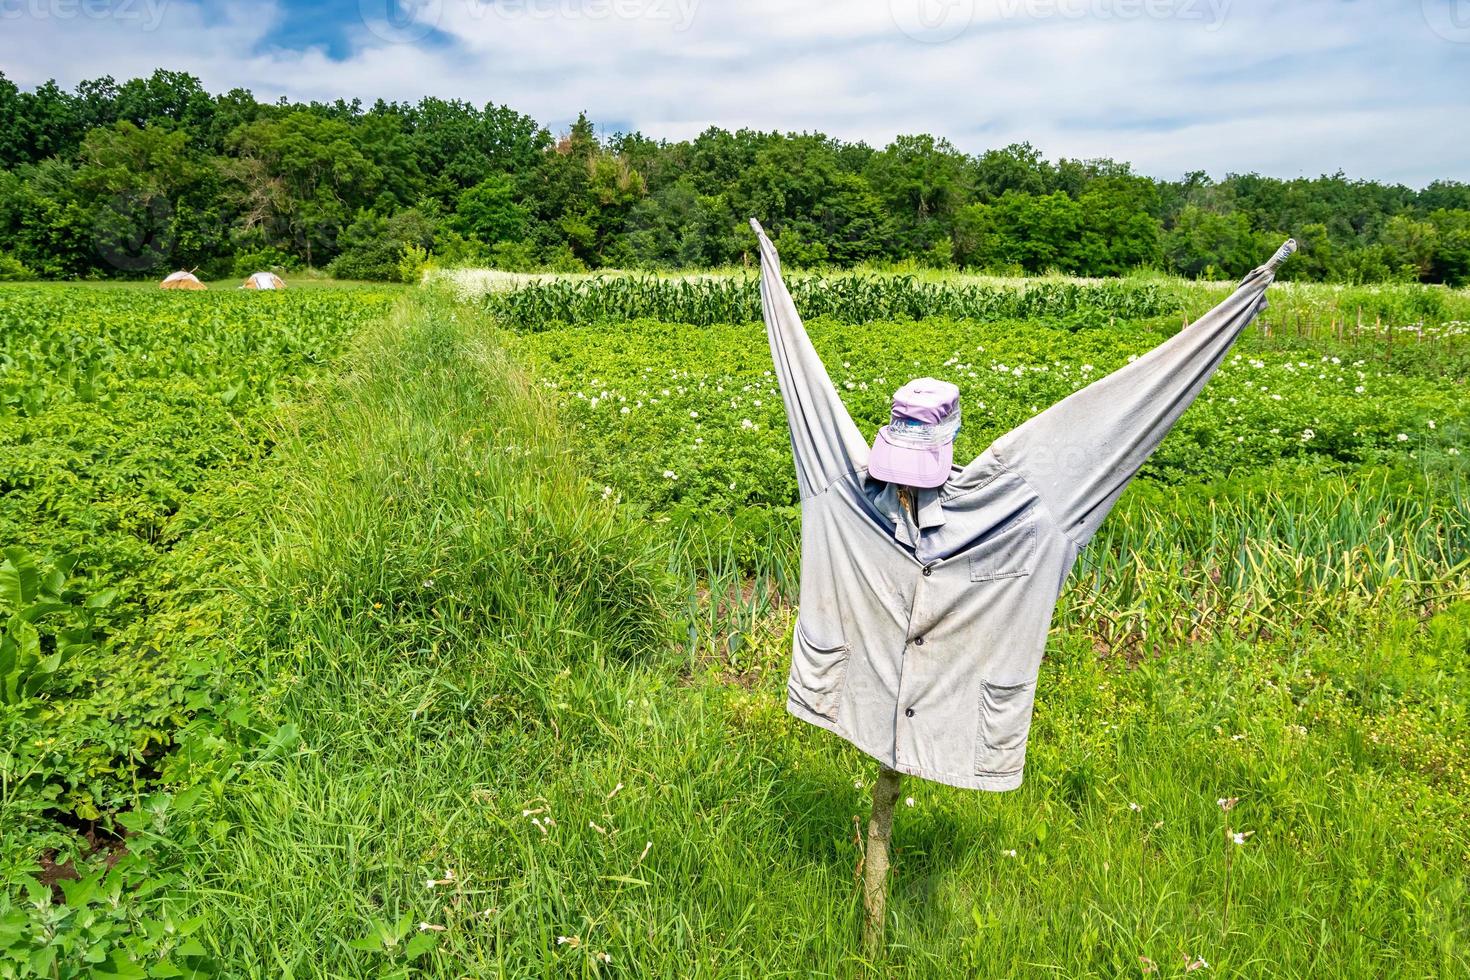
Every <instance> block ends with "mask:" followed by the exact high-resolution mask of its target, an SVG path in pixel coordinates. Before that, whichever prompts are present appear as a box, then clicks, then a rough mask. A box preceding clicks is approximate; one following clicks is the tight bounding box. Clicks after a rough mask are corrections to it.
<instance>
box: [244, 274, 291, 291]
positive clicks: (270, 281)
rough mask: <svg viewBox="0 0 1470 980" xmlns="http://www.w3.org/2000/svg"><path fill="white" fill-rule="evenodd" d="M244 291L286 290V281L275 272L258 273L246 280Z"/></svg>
mask: <svg viewBox="0 0 1470 980" xmlns="http://www.w3.org/2000/svg"><path fill="white" fill-rule="evenodd" d="M242 288H244V289H285V288H286V280H284V279H282V278H281V277H280V276H278V275H276V274H275V273H274V272H257V273H256V274H255V275H253V276H251V277H250V278H249V279H246V280H245V285H244V286H243V287H242Z"/></svg>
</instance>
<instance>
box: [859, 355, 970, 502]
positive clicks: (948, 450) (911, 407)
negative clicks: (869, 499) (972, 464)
mask: <svg viewBox="0 0 1470 980" xmlns="http://www.w3.org/2000/svg"><path fill="white" fill-rule="evenodd" d="M959 431H960V389H959V388H957V387H955V386H954V385H952V384H950V383H949V382H948V381H936V380H935V379H933V378H918V379H916V380H914V381H910V382H909V383H908V384H906V385H904V386H903V387H902V388H900V389H898V391H896V392H894V394H893V410H892V413H891V414H890V416H889V422H888V424H887V425H885V426H884V427H883V428H881V429H879V430H878V438H876V439H875V440H873V452H872V454H871V455H869V457H868V475H870V476H872V477H874V478H875V479H878V480H887V481H888V482H889V483H901V484H905V485H907V486H911V487H938V486H942V485H943V484H944V481H945V480H948V479H949V468H950V466H951V465H953V463H954V438H955V436H956V435H957V434H958V433H959Z"/></svg>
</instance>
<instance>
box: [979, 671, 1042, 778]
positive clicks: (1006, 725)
mask: <svg viewBox="0 0 1470 980" xmlns="http://www.w3.org/2000/svg"><path fill="white" fill-rule="evenodd" d="M1035 703H1036V682H1035V681H1032V682H1030V683H1028V684H992V683H990V682H989V681H986V682H984V683H982V684H981V685H980V726H979V730H978V732H977V733H976V736H975V772H976V774H977V775H990V776H995V775H1011V774H1013V773H1017V772H1020V771H1021V770H1022V769H1024V768H1025V767H1026V737H1027V736H1028V735H1029V734H1030V732H1031V709H1032V707H1033V706H1034V705H1035Z"/></svg>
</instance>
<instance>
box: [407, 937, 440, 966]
mask: <svg viewBox="0 0 1470 980" xmlns="http://www.w3.org/2000/svg"><path fill="white" fill-rule="evenodd" d="M438 942H439V937H438V936H436V935H435V934H434V933H432V932H421V933H419V934H418V935H417V936H414V937H413V938H412V939H410V940H409V941H408V945H407V946H405V947H404V949H403V954H404V956H406V957H407V958H408V959H410V960H416V959H418V958H419V957H420V956H423V955H424V954H425V953H427V952H428V951H429V950H431V949H433V948H434V946H435V944H437V943H438Z"/></svg>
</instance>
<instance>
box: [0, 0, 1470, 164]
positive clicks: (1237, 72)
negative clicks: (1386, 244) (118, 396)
mask: <svg viewBox="0 0 1470 980" xmlns="http://www.w3.org/2000/svg"><path fill="white" fill-rule="evenodd" d="M155 67H167V68H174V69H179V70H184V71H188V72H191V73H193V74H195V75H198V76H199V77H200V78H201V79H203V81H204V83H205V85H206V86H208V87H209V88H210V89H212V90H224V89H227V88H232V87H235V86H243V87H246V88H249V89H251V90H253V91H254V92H255V93H256V95H257V96H258V97H261V98H264V99H274V98H277V97H279V96H282V95H284V96H288V97H291V98H301V99H313V98H315V99H334V98H338V97H343V98H353V97H359V98H362V99H363V100H364V101H371V100H372V99H375V98H377V97H380V96H381V97H385V98H394V99H416V98H418V97H419V96H422V95H437V96H442V97H447V98H462V99H466V100H469V101H472V102H476V103H484V102H487V101H493V102H498V103H505V104H508V105H510V106H512V107H514V108H516V109H519V110H521V111H523V112H527V113H529V114H531V115H532V116H534V117H536V118H537V119H538V120H540V121H541V122H543V123H544V124H547V125H549V126H551V127H552V128H553V129H557V128H562V127H565V126H566V125H567V124H568V122H569V121H570V120H571V119H573V118H575V116H576V114H577V112H578V111H580V110H584V109H585V110H586V111H587V112H588V113H589V114H590V115H591V116H592V118H593V119H594V121H596V122H597V123H598V124H599V126H600V127H601V128H603V129H604V130H605V131H606V132H613V131H616V130H620V129H629V128H635V127H636V128H638V129H640V130H642V131H643V132H644V133H646V134H648V135H650V136H655V137H667V138H671V139H678V138H687V137H690V136H693V135H695V134H697V133H698V132H700V131H701V130H702V129H704V128H705V127H707V126H710V125H721V126H726V127H730V128H737V127H741V126H751V127H757V128H761V129H782V130H821V131H823V132H826V133H829V134H832V135H835V136H840V137H843V138H846V139H863V140H867V141H868V142H870V143H873V144H875V145H882V144H884V143H886V142H887V141H888V140H890V139H891V138H892V137H893V136H895V135H897V134H901V133H912V132H931V133H934V134H936V135H941V136H946V137H948V138H949V139H950V140H951V141H952V142H953V143H954V144H955V145H957V146H959V147H960V148H962V149H965V150H968V151H972V152H978V151H980V150H984V149H986V148H988V147H992V146H1000V145H1004V144H1006V143H1009V142H1013V141H1020V140H1029V141H1030V142H1031V143H1033V144H1034V145H1036V146H1037V147H1039V148H1040V149H1041V150H1042V151H1043V152H1044V153H1045V154H1046V155H1047V156H1049V157H1052V158H1056V157H1060V156H1067V157H1083V158H1087V157H1097V156H1109V157H1113V158H1115V159H1120V160H1129V161H1132V162H1133V163H1134V164H1135V165H1136V166H1137V167H1138V169H1140V170H1141V171H1143V172H1145V173H1150V174H1154V175H1156V176H1163V177H1177V176H1179V175H1180V174H1182V173H1184V172H1185V171H1187V170H1191V169H1204V170H1207V171H1209V172H1210V173H1211V174H1213V175H1215V176H1220V175H1223V174H1224V173H1226V172H1228V171H1257V172H1261V173H1267V174H1272V175H1276V176H1282V177H1292V176H1298V175H1307V176H1315V175H1317V174H1320V173H1324V172H1326V173H1330V172H1333V171H1336V170H1338V169H1342V170H1344V171H1346V172H1347V173H1348V174H1349V176H1353V177H1371V178H1378V179H1386V180H1396V181H1403V182H1405V183H1408V184H1411V185H1415V186H1419V185H1422V184H1424V183H1427V182H1428V181H1430V180H1433V179H1435V178H1441V177H1443V178H1451V179H1458V180H1470V152H1467V147H1470V139H1467V138H1466V136H1465V133H1466V132H1470V0H1378V2H1369V0H1294V2H1276V3H1267V2H1260V0H318V2H311V3H304V2H287V0H266V2H256V3H250V4H240V3H224V2H221V0H0V70H3V71H4V72H5V74H6V75H7V76H8V77H10V78H11V79H12V80H13V81H15V82H17V83H18V84H21V85H23V86H31V85H35V84H38V83H40V82H42V81H45V80H46V79H48V78H55V79H56V80H57V81H58V82H60V83H62V84H63V85H68V86H70V85H74V84H75V83H76V82H77V81H79V80H81V79H83V78H87V77H94V76H96V75H100V74H110V75H113V76H115V77H118V78H125V77H131V76H133V75H138V74H147V73H148V72H150V71H151V70H152V69H153V68H155Z"/></svg>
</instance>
